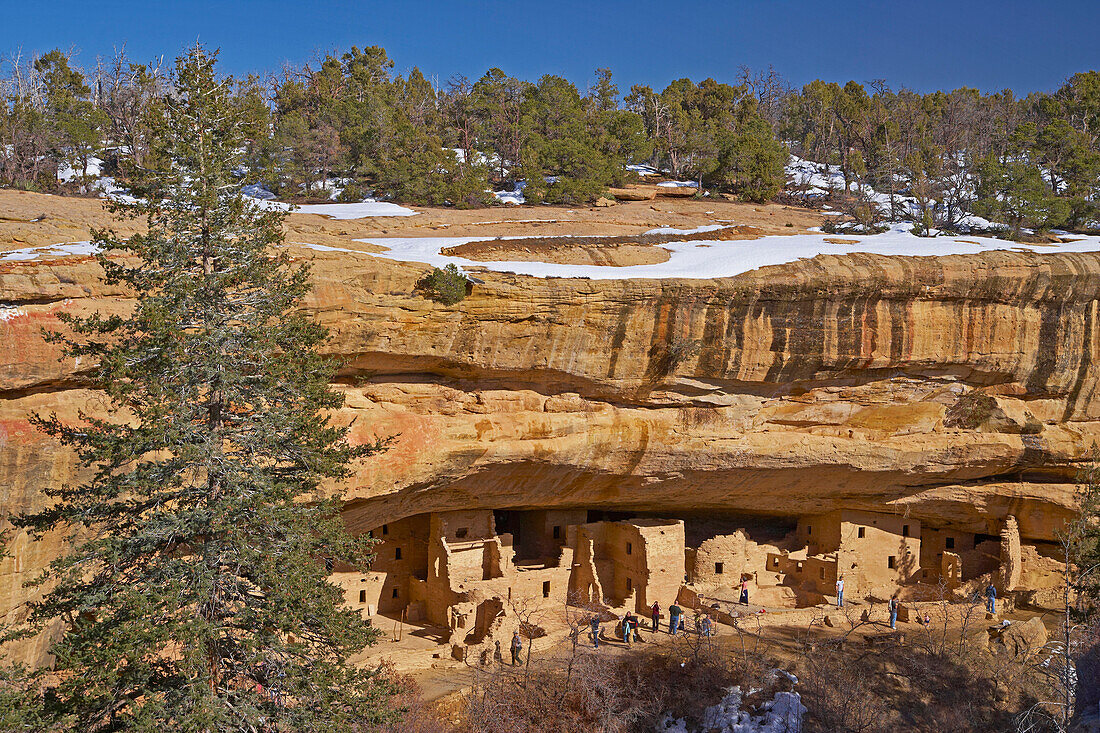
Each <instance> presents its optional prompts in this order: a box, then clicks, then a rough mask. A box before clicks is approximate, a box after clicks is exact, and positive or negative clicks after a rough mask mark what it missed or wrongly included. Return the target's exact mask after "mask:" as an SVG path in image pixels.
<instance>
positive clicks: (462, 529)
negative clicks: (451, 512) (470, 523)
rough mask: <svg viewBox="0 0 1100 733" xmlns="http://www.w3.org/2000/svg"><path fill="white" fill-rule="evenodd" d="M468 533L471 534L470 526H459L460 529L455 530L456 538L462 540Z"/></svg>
mask: <svg viewBox="0 0 1100 733" xmlns="http://www.w3.org/2000/svg"><path fill="white" fill-rule="evenodd" d="M468 534H470V528H469V527H459V528H458V529H456V530H455V538H456V539H460V540H462V539H466V535H468Z"/></svg>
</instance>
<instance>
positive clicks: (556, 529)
mask: <svg viewBox="0 0 1100 733" xmlns="http://www.w3.org/2000/svg"><path fill="white" fill-rule="evenodd" d="M554 539H556V540H560V539H561V527H558V526H555V527H554Z"/></svg>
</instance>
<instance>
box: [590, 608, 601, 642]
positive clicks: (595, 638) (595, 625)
mask: <svg viewBox="0 0 1100 733" xmlns="http://www.w3.org/2000/svg"><path fill="white" fill-rule="evenodd" d="M588 625H589V626H591V627H592V646H594V647H596V648H597V649H599V648H600V617H599V616H598V615H596V614H593V615H592V620H591V621H589V622H588Z"/></svg>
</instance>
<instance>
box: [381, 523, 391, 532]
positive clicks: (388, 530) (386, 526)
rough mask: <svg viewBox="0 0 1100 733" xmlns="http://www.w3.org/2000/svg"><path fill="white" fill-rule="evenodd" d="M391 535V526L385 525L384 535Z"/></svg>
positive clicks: (383, 527) (383, 528)
mask: <svg viewBox="0 0 1100 733" xmlns="http://www.w3.org/2000/svg"><path fill="white" fill-rule="evenodd" d="M389 533H390V525H388V524H383V525H382V534H389Z"/></svg>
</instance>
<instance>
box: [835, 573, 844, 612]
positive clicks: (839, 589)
mask: <svg viewBox="0 0 1100 733" xmlns="http://www.w3.org/2000/svg"><path fill="white" fill-rule="evenodd" d="M836 607H837V608H844V576H843V575H841V576H840V577H839V578H837V579H836Z"/></svg>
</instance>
